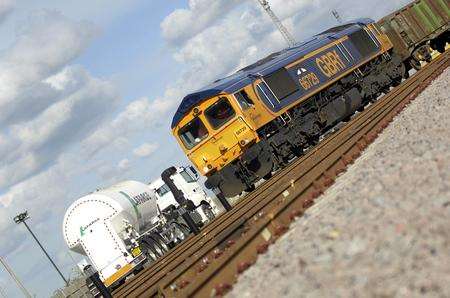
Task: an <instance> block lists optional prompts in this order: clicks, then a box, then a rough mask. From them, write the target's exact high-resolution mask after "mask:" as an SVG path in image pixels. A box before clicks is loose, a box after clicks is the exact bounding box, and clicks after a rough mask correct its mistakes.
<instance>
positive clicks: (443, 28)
mask: <svg viewBox="0 0 450 298" xmlns="http://www.w3.org/2000/svg"><path fill="white" fill-rule="evenodd" d="M449 3H450V2H449V1H448V0H417V1H414V2H412V3H410V4H408V5H406V6H405V7H403V8H401V9H399V10H397V11H395V12H393V13H392V14H390V15H387V16H386V17H384V18H382V19H381V20H380V21H378V24H379V25H380V27H381V30H383V31H384V32H385V33H386V34H387V35H388V36H389V39H390V40H391V41H392V43H393V44H394V52H395V53H397V54H398V55H399V56H400V57H401V58H402V59H403V60H405V61H406V64H407V66H408V67H409V68H415V69H420V67H421V64H420V62H421V61H428V62H429V61H430V60H431V50H432V49H434V50H437V51H439V52H440V53H443V52H444V51H445V45H446V42H450V35H449V29H450V4H449Z"/></svg>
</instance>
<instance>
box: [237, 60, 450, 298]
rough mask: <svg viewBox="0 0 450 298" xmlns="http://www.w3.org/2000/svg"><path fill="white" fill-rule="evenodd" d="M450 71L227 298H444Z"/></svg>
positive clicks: (448, 290) (448, 271) (448, 288)
mask: <svg viewBox="0 0 450 298" xmlns="http://www.w3.org/2000/svg"><path fill="white" fill-rule="evenodd" d="M449 82H450V69H447V70H446V71H445V72H444V73H443V74H442V75H441V76H439V77H438V78H437V79H436V80H435V81H434V82H433V83H432V84H431V85H430V86H429V87H428V88H427V89H426V90H425V91H424V92H423V93H422V94H421V95H420V96H419V97H418V98H417V99H416V100H414V101H413V102H412V103H411V104H410V105H409V106H407V108H406V109H405V110H404V111H403V112H402V113H401V114H400V115H398V116H397V117H396V118H395V119H394V121H393V122H392V123H391V125H390V126H388V127H387V128H386V129H385V130H384V131H383V133H382V134H380V136H379V137H378V138H377V140H376V141H375V142H374V143H373V144H371V145H370V146H369V147H368V148H367V149H366V150H365V151H364V153H363V154H362V155H361V157H360V158H359V159H358V160H357V161H356V162H355V163H354V164H353V165H351V166H350V167H349V169H348V171H347V172H346V173H344V174H342V175H341V176H340V177H338V179H337V180H336V183H335V184H334V185H333V186H331V188H329V189H328V190H327V191H326V192H325V194H324V195H323V196H322V197H321V198H319V199H318V200H317V201H316V204H315V205H314V206H313V207H311V208H310V209H309V210H308V211H307V212H306V213H305V216H304V217H302V218H300V219H298V220H297V221H296V222H295V223H294V224H293V225H292V226H291V229H290V230H289V232H288V233H287V234H285V235H284V236H283V237H282V238H281V239H279V240H278V241H277V242H276V243H275V244H273V245H272V246H271V247H270V248H269V250H268V252H267V253H266V254H264V255H262V256H260V257H259V258H258V261H257V262H256V264H255V265H253V266H252V267H251V268H250V269H248V270H247V271H246V272H244V273H243V274H242V275H240V276H239V279H238V282H237V283H236V284H235V285H234V287H233V290H232V291H231V292H230V293H229V294H228V297H424V296H426V297H450V84H449Z"/></svg>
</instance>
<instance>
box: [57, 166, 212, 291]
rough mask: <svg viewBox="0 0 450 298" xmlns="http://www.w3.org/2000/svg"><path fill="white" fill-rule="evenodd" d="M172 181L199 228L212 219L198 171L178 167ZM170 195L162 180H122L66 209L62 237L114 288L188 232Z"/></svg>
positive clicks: (77, 201) (209, 202) (172, 245)
mask: <svg viewBox="0 0 450 298" xmlns="http://www.w3.org/2000/svg"><path fill="white" fill-rule="evenodd" d="M172 180H173V181H174V183H175V185H176V186H177V187H178V188H179V189H180V190H182V191H183V194H184V196H185V197H186V198H188V199H193V200H192V203H193V204H192V205H194V206H195V209H194V210H192V211H190V215H191V217H192V218H193V219H194V222H195V224H196V225H198V227H201V226H202V225H204V224H206V223H207V222H208V221H210V220H212V218H214V211H215V210H216V208H217V206H216V205H215V203H214V201H212V200H211V199H210V198H208V196H207V195H206V193H205V192H204V191H203V189H202V188H201V186H200V183H199V182H198V176H197V174H196V172H194V171H192V170H190V168H183V167H179V168H177V172H176V174H174V175H173V176H172ZM169 194H171V193H170V190H169V193H168V192H167V191H166V187H165V185H164V183H163V182H162V180H161V179H158V180H156V181H154V182H153V183H151V184H150V185H147V184H144V183H140V182H137V181H125V182H122V183H119V184H116V185H114V186H111V187H109V188H106V189H102V190H98V191H96V192H93V193H91V194H88V195H86V196H84V197H82V198H80V199H78V200H76V201H75V202H74V203H73V204H72V205H71V206H70V207H69V209H68V210H67V212H66V214H65V216H64V222H63V234H64V239H65V241H66V243H67V245H68V247H69V249H70V250H72V251H74V252H77V253H79V254H82V255H85V256H87V258H88V259H89V262H90V265H92V266H93V267H94V268H95V269H96V270H97V271H98V272H99V275H100V278H101V280H102V281H103V283H104V284H105V285H106V286H107V287H109V288H114V287H115V286H117V285H118V284H120V283H122V282H123V281H124V280H125V278H126V277H127V276H129V275H130V274H132V273H133V272H137V271H139V270H140V269H142V268H143V265H144V263H145V262H147V261H150V262H152V261H155V260H156V259H158V258H159V257H161V256H163V255H164V254H165V253H166V252H167V251H168V250H169V249H171V248H172V247H174V246H175V245H177V244H178V243H179V242H181V241H183V240H184V239H185V238H186V236H188V234H189V233H190V230H189V228H188V226H187V225H186V223H185V222H184V221H183V219H182V218H181V216H179V212H178V211H179V208H180V207H179V206H178V204H177V202H176V201H175V199H174V198H173V196H170V195H169ZM165 200H167V202H166V201H165Z"/></svg>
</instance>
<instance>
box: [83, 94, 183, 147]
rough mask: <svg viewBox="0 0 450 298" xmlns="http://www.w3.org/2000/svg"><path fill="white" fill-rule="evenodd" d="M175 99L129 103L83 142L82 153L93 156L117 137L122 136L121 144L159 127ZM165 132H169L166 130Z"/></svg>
mask: <svg viewBox="0 0 450 298" xmlns="http://www.w3.org/2000/svg"><path fill="white" fill-rule="evenodd" d="M171 93H172V91H171V89H169V90H168V91H167V93H166V95H168V94H171ZM177 98H178V97H171V100H164V99H155V100H152V101H151V100H149V99H148V98H146V97H143V98H140V99H137V100H135V101H132V102H130V103H129V104H128V105H127V106H126V107H125V109H124V110H123V111H121V112H120V113H119V114H118V115H117V116H116V117H115V118H114V119H113V120H112V121H111V122H109V123H107V124H105V125H103V126H100V127H99V128H98V129H97V130H96V131H95V132H94V133H93V134H92V135H91V136H89V137H88V138H87V139H86V140H84V141H83V143H82V146H83V148H84V150H83V151H84V152H85V153H86V154H87V155H88V156H93V155H95V154H97V153H98V152H99V151H100V150H103V149H106V148H107V147H108V146H109V145H110V144H111V143H113V142H114V141H115V140H117V137H118V136H122V140H121V142H123V141H124V140H123V139H124V136H126V137H127V138H130V137H132V136H133V135H136V134H137V133H139V132H142V131H146V130H148V129H150V128H151V127H155V126H158V125H160V123H161V122H162V121H164V122H165V121H166V120H167V118H166V117H165V116H166V115H167V113H168V111H170V110H171V108H173V107H174V104H175V100H176V99H177ZM167 132H169V130H168V129H167Z"/></svg>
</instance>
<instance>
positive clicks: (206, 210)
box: [201, 202, 216, 222]
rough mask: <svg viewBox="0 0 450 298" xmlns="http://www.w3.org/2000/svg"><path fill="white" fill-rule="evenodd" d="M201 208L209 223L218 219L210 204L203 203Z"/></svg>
mask: <svg viewBox="0 0 450 298" xmlns="http://www.w3.org/2000/svg"><path fill="white" fill-rule="evenodd" d="M201 208H202V212H203V214H205V216H206V218H207V219H208V221H209V222H210V221H212V220H213V219H214V218H215V217H216V215H215V214H214V212H213V210H212V207H211V205H210V204H209V203H206V202H203V203H202V204H201Z"/></svg>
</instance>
